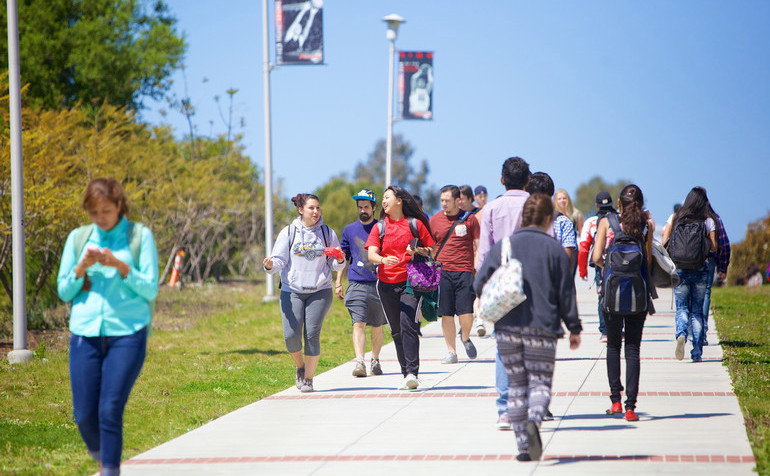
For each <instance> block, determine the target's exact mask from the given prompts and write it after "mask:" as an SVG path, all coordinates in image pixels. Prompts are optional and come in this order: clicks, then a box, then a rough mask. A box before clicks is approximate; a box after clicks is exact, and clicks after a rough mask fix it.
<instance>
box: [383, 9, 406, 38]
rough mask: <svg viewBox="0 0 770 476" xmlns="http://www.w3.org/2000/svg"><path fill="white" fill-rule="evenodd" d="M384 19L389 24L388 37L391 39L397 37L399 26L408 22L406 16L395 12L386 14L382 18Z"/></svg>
mask: <svg viewBox="0 0 770 476" xmlns="http://www.w3.org/2000/svg"><path fill="white" fill-rule="evenodd" d="M382 21H384V22H385V23H387V24H388V32H387V38H388V39H389V40H391V41H393V40H395V39H396V35H397V34H398V26H399V25H400V24H402V23H405V22H406V20H405V19H404V18H402V17H400V16H398V15H396V14H395V13H391V14H390V15H388V16H386V17H385V18H383V19H382Z"/></svg>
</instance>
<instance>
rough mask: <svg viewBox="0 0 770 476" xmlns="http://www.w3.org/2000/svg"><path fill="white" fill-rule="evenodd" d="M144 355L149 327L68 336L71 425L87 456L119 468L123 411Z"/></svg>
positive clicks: (104, 465) (106, 466)
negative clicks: (113, 333) (126, 332)
mask: <svg viewBox="0 0 770 476" xmlns="http://www.w3.org/2000/svg"><path fill="white" fill-rule="evenodd" d="M146 353H147V328H144V329H142V330H140V331H138V332H136V333H134V334H130V335H127V336H114V337H108V336H101V337H83V336H78V335H74V334H73V335H72V336H71V337H70V382H71V384H72V406H73V407H74V414H75V423H77V425H78V430H80V436H81V437H82V438H83V441H84V442H85V444H86V447H88V452H89V453H91V455H92V456H93V457H94V458H95V459H98V460H100V461H101V463H102V466H103V467H104V468H119V467H120V456H121V452H122V450H123V410H124V409H125V407H126V402H127V401H128V394H129V393H131V388H132V387H133V386H134V382H136V378H137V377H138V376H139V371H140V370H141V369H142V364H143V363H144V358H145V355H146Z"/></svg>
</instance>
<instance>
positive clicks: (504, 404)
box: [495, 351, 508, 415]
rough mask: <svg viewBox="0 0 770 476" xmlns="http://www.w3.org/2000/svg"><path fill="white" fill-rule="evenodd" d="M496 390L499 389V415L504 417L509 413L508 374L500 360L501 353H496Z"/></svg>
mask: <svg viewBox="0 0 770 476" xmlns="http://www.w3.org/2000/svg"><path fill="white" fill-rule="evenodd" d="M495 388H496V389H497V400H495V405H497V414H498V415H502V414H503V413H505V412H507V411H508V374H506V373H505V365H503V361H502V360H500V352H499V351H497V352H495Z"/></svg>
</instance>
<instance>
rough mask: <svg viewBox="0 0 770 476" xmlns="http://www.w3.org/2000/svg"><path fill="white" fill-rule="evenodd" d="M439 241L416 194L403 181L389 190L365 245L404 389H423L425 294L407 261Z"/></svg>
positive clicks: (429, 249) (425, 252)
mask: <svg viewBox="0 0 770 476" xmlns="http://www.w3.org/2000/svg"><path fill="white" fill-rule="evenodd" d="M413 228H414V230H413ZM381 230H382V231H381ZM414 235H417V237H415V236H414ZM381 236H382V239H380V237H381ZM434 244H435V242H434V241H433V236H432V235H431V232H430V224H429V223H428V217H427V216H426V215H425V213H424V212H423V211H422V208H420V206H419V205H418V203H417V201H415V199H414V197H412V195H410V194H409V192H407V191H406V190H404V189H403V188H401V187H399V186H398V185H391V186H390V187H388V188H387V189H385V194H384V195H383V198H382V211H381V212H380V223H378V224H377V226H375V227H374V228H372V231H371V234H370V235H369V239H367V240H366V244H365V245H364V248H366V249H367V251H368V253H369V261H371V262H372V263H375V264H376V265H377V294H379V296H380V302H382V309H383V310H384V311H385V317H386V318H387V319H388V326H389V327H390V333H391V335H392V336H393V344H394V345H395V346H396V355H397V356H398V363H399V364H400V365H401V374H402V375H403V376H404V381H403V382H402V383H401V385H400V386H399V387H398V388H399V390H414V389H415V388H417V386H418V385H419V382H418V380H417V376H418V375H419V371H420V337H419V336H418V334H417V332H418V331H419V328H420V324H419V322H418V320H417V310H418V309H419V307H420V298H418V297H417V296H416V295H415V294H414V291H413V290H412V289H411V288H410V287H409V286H408V284H407V272H406V264H407V263H408V262H410V261H411V260H412V256H413V255H414V254H415V253H416V252H419V253H421V254H425V255H429V254H431V253H432V247H433V245H434ZM415 245H417V246H415Z"/></svg>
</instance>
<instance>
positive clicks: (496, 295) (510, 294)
mask: <svg viewBox="0 0 770 476" xmlns="http://www.w3.org/2000/svg"><path fill="white" fill-rule="evenodd" d="M526 299H527V295H526V294H524V280H523V278H522V274H521V262H520V261H519V260H517V259H515V258H513V257H512V256H511V240H510V239H509V238H508V237H507V236H506V237H505V238H503V240H502V248H501V250H500V267H499V268H497V269H496V270H495V272H494V273H492V276H490V277H489V280H487V282H486V284H485V285H484V288H483V289H482V291H481V298H480V299H479V311H478V316H479V317H480V318H481V319H483V320H485V321H489V322H492V323H494V322H497V321H499V320H500V319H502V318H503V317H504V316H505V315H506V314H508V313H509V312H511V310H512V309H513V308H515V307H516V306H518V305H519V304H521V303H522V302H524V301H525V300H526Z"/></svg>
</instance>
